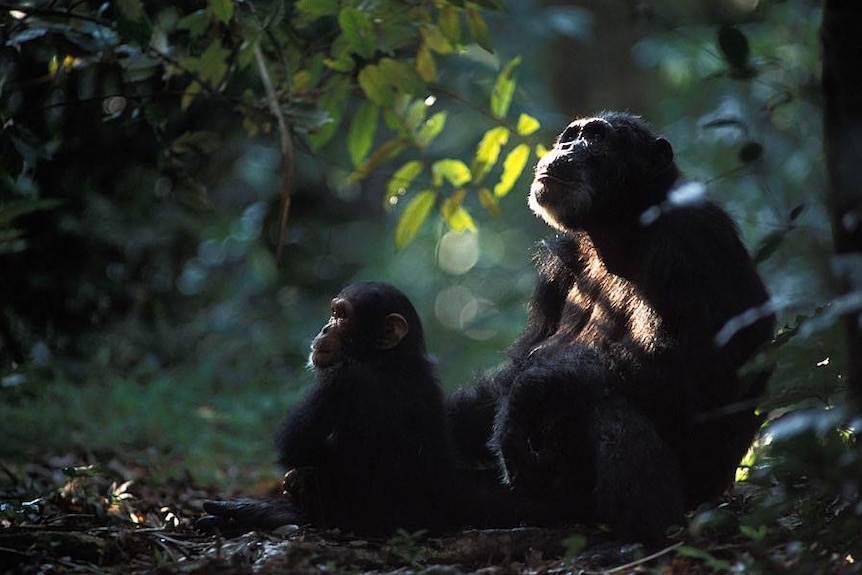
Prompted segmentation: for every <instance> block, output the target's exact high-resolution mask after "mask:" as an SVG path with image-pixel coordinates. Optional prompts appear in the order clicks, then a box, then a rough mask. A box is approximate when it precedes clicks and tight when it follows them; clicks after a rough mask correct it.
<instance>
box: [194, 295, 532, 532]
mask: <svg viewBox="0 0 862 575" xmlns="http://www.w3.org/2000/svg"><path fill="white" fill-rule="evenodd" d="M311 364H312V365H313V367H314V369H315V371H316V373H317V384H316V385H315V387H314V388H313V389H312V390H311V391H310V393H309V394H308V395H307V396H306V397H305V398H304V399H303V400H302V401H301V402H300V403H299V405H297V406H296V407H295V408H294V409H293V410H292V411H291V412H290V413H289V414H288V415H287V417H286V418H285V419H284V421H283V422H282V423H281V426H280V428H279V430H278V432H277V433H276V441H275V442H276V450H277V454H278V460H279V462H280V463H281V464H282V465H283V466H284V467H285V468H287V469H288V472H287V474H286V475H285V492H286V495H287V496H288V497H287V498H286V499H285V500H275V501H273V500H268V501H252V500H239V501H217V502H216V501H213V502H207V503H205V505H204V508H205V510H206V511H207V512H208V513H210V515H209V516H208V517H205V518H202V519H201V520H199V523H198V524H199V526H200V527H201V528H203V529H214V528H221V529H225V528H231V529H232V530H235V529H236V528H251V527H260V528H274V527H278V526H279V525H282V524H286V523H297V522H308V523H311V524H312V525H315V526H318V527H338V528H341V529H344V530H347V531H353V532H356V533H361V534H364V535H380V536H385V535H389V534H392V533H393V532H394V531H395V530H396V529H399V528H401V529H405V530H407V531H416V530H420V529H427V530H429V531H431V532H441V531H446V530H450V529H455V528H458V527H461V526H463V525H467V524H470V525H475V526H487V525H495V526H510V525H515V524H517V521H518V517H519V513H521V512H522V510H521V508H518V506H516V505H513V504H510V500H511V499H512V498H511V496H510V491H509V490H508V489H504V488H502V486H500V485H499V484H494V483H491V484H487V485H482V484H480V483H479V482H475V483H474V482H472V480H471V479H470V478H469V477H468V476H467V475H466V474H465V476H463V477H462V478H461V479H458V478H456V472H455V466H454V464H453V457H452V453H453V449H452V446H451V442H450V439H449V434H448V431H447V426H446V421H445V415H444V408H443V395H442V392H441V390H440V386H439V384H438V379H437V373H436V370H435V368H434V366H433V365H432V364H431V362H430V360H429V359H428V356H427V355H426V352H425V340H424V336H423V332H422V324H421V322H420V321H419V316H418V315H417V314H416V310H415V309H414V308H413V305H412V304H411V303H410V301H409V300H408V299H407V298H406V297H405V296H404V294H403V293H401V292H400V291H399V290H397V289H396V288H394V287H392V286H390V285H388V284H384V283H376V282H371V283H357V284H353V285H350V286H348V287H346V288H344V290H342V291H341V293H339V294H338V295H337V296H336V297H335V299H333V300H332V315H331V316H330V318H329V320H328V321H327V322H326V324H325V325H324V326H323V328H322V329H321V330H320V333H319V334H318V335H317V337H315V338H314V341H313V343H312V346H311ZM456 479H458V480H457V483H458V485H456Z"/></svg>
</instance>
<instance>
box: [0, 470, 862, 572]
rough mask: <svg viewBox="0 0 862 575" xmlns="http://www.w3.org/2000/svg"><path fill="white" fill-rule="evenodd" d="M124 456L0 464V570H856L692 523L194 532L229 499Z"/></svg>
mask: <svg viewBox="0 0 862 575" xmlns="http://www.w3.org/2000/svg"><path fill="white" fill-rule="evenodd" d="M125 459H126V458H125V457H124V458H116V457H113V458H110V459H108V460H107V463H102V464H100V465H94V466H81V465H80V462H81V457H77V456H72V455H69V456H65V457H55V458H50V459H48V460H46V461H43V462H40V463H31V464H26V465H12V464H9V463H3V462H0V474H2V478H0V573H15V574H19V573H21V574H31V573H32V574H48V573H91V574H101V573H123V574H126V573H158V574H162V575H179V574H184V575H188V574H191V575H210V574H219V575H233V574H269V573H291V574H305V573H309V574H310V573H315V574H319V573H374V574H384V573H399V574H400V573H424V574H428V575H432V574H433V575H450V574H452V575H454V574H459V573H482V574H485V575H493V574H497V573H501V574H512V573H536V574H545V573H546V574H562V573H582V574H590V573H607V574H625V573H659V574H662V575H671V574H693V575H699V574H706V573H725V572H744V573H763V572H770V573H774V572H788V573H790V572H793V573H803V572H809V573H817V572H819V573H847V574H851V573H860V572H862V569H860V564H862V561H859V562H856V561H855V558H854V557H853V556H852V555H850V554H848V553H846V552H834V551H830V550H828V549H825V548H823V549H820V550H816V549H815V551H817V552H816V553H814V554H813V555H812V554H811V553H806V554H805V557H807V558H808V559H807V561H810V557H812V556H813V557H815V562H814V564H810V565H808V564H806V565H802V564H800V563H799V561H798V559H794V555H793V554H792V553H790V552H788V551H787V550H784V549H782V547H781V546H780V545H779V546H775V547H773V549H774V553H773V554H772V555H770V556H768V557H766V558H765V559H764V558H763V557H761V558H758V557H752V547H751V546H750V545H746V541H745V540H744V539H743V540H739V535H738V529H736V528H734V530H733V533H735V537H736V538H737V540H736V542H734V539H733V537H730V538H728V537H727V536H726V535H727V532H725V533H724V534H723V535H722V534H721V530H720V529H719V531H717V532H716V533H717V534H719V535H721V536H715V537H712V536H709V537H704V536H703V534H700V535H699V536H698V537H697V538H696V539H695V542H694V543H693V542H692V535H691V532H692V529H691V526H690V527H689V529H688V530H687V531H683V530H680V532H679V533H678V534H677V536H676V537H675V538H669V539H668V542H667V546H665V547H663V548H656V549H647V548H644V547H643V546H641V545H626V544H622V543H620V542H617V541H614V540H613V539H611V538H610V537H609V536H608V534H607V533H605V532H603V531H601V530H599V529H596V528H586V527H578V528H574V527H573V528H571V529H533V528H520V529H510V530H484V531H464V532H461V533H457V534H453V535H451V536H447V537H441V538H430V537H423V536H422V535H421V534H407V533H399V534H397V535H396V536H394V537H392V538H390V539H388V540H374V539H363V538H357V537H353V536H351V535H349V534H344V533H340V532H338V531H323V530H316V529H310V528H300V527H292V526H291V527H290V528H286V529H282V530H281V531H280V532H277V533H262V532H250V533H244V534H236V535H235V536H231V537H221V536H214V535H205V534H202V533H199V532H197V531H196V530H195V529H194V520H195V519H196V518H197V517H199V516H201V513H202V503H203V501H204V500H206V499H224V498H227V497H229V496H236V495H237V494H225V493H221V492H219V491H218V490H217V489H214V488H202V487H200V486H197V485H195V483H194V481H193V480H192V479H191V478H190V477H189V476H188V474H182V473H181V477H180V478H176V477H172V478H161V477H157V476H155V475H153V474H151V473H150V470H148V468H147V467H146V466H145V465H140V464H135V463H134V462H129V461H126V460H125ZM76 464H77V466H76ZM279 485H280V481H279V480H278V479H277V478H273V480H272V482H271V483H270V482H267V483H266V484H258V485H254V486H252V487H251V488H250V489H249V490H248V491H247V492H245V493H243V494H242V495H245V496H255V497H264V496H268V495H272V494H274V493H275V492H277V490H278V488H279ZM858 542H859V541H858V540H857V541H855V542H848V545H851V544H853V543H858ZM749 543H750V542H749ZM814 545H815V546H816V543H815V544H814ZM809 551H810V550H809ZM754 554H755V555H756V554H757V552H756V550H755V552H754ZM767 555H769V553H767ZM797 555H798V554H797ZM798 556H801V555H798ZM858 556H859V555H857V557H858ZM809 568H810V569H811V570H808V569H809Z"/></svg>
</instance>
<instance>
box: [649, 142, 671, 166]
mask: <svg viewBox="0 0 862 575" xmlns="http://www.w3.org/2000/svg"><path fill="white" fill-rule="evenodd" d="M652 146H653V154H654V157H655V160H656V162H657V165H658V166H661V167H662V168H666V167H667V166H668V165H669V164H670V163H671V162H673V147H671V145H670V142H668V141H667V140H665V139H664V138H656V139H655V140H653V143H652Z"/></svg>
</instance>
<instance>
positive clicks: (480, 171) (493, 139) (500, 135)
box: [471, 126, 509, 183]
mask: <svg viewBox="0 0 862 575" xmlns="http://www.w3.org/2000/svg"><path fill="white" fill-rule="evenodd" d="M508 141H509V130H508V129H507V128H505V127H503V126H497V127H496V128H491V129H490V130H488V131H487V132H485V135H484V136H482V140H481V141H480V142H479V145H478V146H477V147H476V155H475V156H474V157H473V165H472V167H471V171H472V172H473V180H474V181H475V182H477V183H478V182H479V181H481V179H482V178H483V177H484V176H485V174H487V173H488V171H490V169H491V168H493V167H494V164H496V163H497V159H498V158H499V157H500V148H502V147H503V146H505V145H506V142H508Z"/></svg>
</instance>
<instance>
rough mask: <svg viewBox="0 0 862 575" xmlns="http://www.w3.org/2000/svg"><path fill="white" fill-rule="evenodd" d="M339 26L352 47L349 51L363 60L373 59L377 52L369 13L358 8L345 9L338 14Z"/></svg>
mask: <svg viewBox="0 0 862 575" xmlns="http://www.w3.org/2000/svg"><path fill="white" fill-rule="evenodd" d="M338 25H339V26H340V27H341V32H342V34H343V35H344V37H345V38H346V39H347V42H348V44H349V45H350V47H349V50H350V51H352V52H354V53H355V54H358V55H359V56H361V57H363V58H371V56H373V55H374V52H375V50H376V45H377V41H376V38H375V36H374V25H373V24H372V22H371V18H370V17H369V14H368V13H367V12H363V11H362V10H359V9H357V8H350V7H347V8H344V9H343V10H342V11H341V12H340V13H339V14H338Z"/></svg>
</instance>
